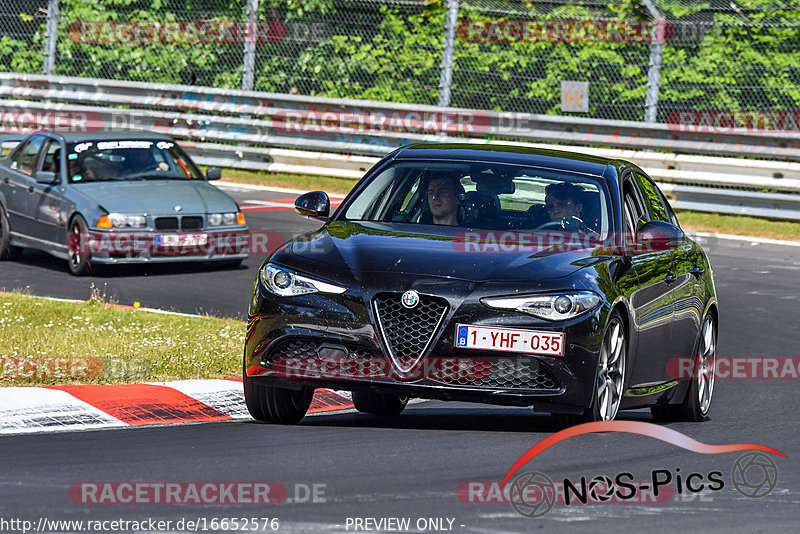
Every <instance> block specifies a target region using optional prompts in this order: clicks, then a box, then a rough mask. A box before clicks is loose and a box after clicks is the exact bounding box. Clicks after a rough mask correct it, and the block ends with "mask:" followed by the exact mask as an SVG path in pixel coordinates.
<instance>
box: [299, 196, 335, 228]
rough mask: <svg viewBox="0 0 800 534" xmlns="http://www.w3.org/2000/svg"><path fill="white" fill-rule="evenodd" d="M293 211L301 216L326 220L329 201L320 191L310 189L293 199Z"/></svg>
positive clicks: (329, 209)
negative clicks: (308, 191) (310, 190)
mask: <svg viewBox="0 0 800 534" xmlns="http://www.w3.org/2000/svg"><path fill="white" fill-rule="evenodd" d="M294 211H296V212H297V213H299V214H300V215H302V216H303V217H308V218H309V219H319V220H321V221H325V222H327V221H328V216H329V215H330V213H331V201H330V199H329V198H328V195H327V194H325V193H323V192H322V191H312V192H310V193H305V194H304V195H300V196H299V197H297V200H295V201H294Z"/></svg>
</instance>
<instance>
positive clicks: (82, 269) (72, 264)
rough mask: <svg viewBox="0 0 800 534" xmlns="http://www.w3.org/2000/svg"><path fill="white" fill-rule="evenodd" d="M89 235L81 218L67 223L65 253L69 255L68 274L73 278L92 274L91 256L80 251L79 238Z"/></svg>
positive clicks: (78, 216) (86, 226)
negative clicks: (73, 276) (67, 231)
mask: <svg viewBox="0 0 800 534" xmlns="http://www.w3.org/2000/svg"><path fill="white" fill-rule="evenodd" d="M88 234H89V226H88V225H87V224H86V221H85V220H83V217H81V216H80V215H76V216H75V217H74V218H73V219H72V221H71V222H70V223H69V233H68V234H67V253H68V254H69V272H71V273H72V274H74V275H75V276H86V275H88V274H91V272H92V256H91V254H89V252H87V251H85V250H81V249H82V248H83V247H82V246H81V236H86V235H88Z"/></svg>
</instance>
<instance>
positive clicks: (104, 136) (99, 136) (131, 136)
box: [34, 130, 175, 143]
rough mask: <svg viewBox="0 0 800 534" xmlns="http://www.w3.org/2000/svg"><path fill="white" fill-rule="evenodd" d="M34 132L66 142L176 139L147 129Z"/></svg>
mask: <svg viewBox="0 0 800 534" xmlns="http://www.w3.org/2000/svg"><path fill="white" fill-rule="evenodd" d="M34 133H40V134H49V135H52V136H55V137H60V138H62V139H64V142H65V143H80V142H83V141H116V140H120V141H124V140H135V139H159V140H164V141H175V140H174V139H173V138H172V137H170V136H168V135H165V134H162V133H156V132H150V131H147V130H140V131H120V132H113V131H111V132H95V133H59V132H49V131H39V132H34Z"/></svg>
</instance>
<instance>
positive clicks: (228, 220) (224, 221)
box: [206, 212, 244, 226]
mask: <svg viewBox="0 0 800 534" xmlns="http://www.w3.org/2000/svg"><path fill="white" fill-rule="evenodd" d="M206 219H207V220H208V224H209V226H223V225H224V226H235V225H242V224H244V215H242V212H238V213H237V212H230V213H209V214H208V216H207V217H206Z"/></svg>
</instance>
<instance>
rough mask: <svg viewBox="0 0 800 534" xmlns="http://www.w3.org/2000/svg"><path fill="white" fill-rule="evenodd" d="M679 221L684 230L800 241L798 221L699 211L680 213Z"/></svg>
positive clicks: (799, 223) (799, 224)
mask: <svg viewBox="0 0 800 534" xmlns="http://www.w3.org/2000/svg"><path fill="white" fill-rule="evenodd" d="M678 220H679V221H680V223H681V226H682V227H683V228H684V230H693V231H697V232H715V233H719V234H735V235H743V236H753V237H765V238H768V239H784V240H789V241H800V222H797V221H773V220H770V219H762V218H760V217H748V216H745V215H723V214H719V213H700V212H697V211H681V212H678Z"/></svg>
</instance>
